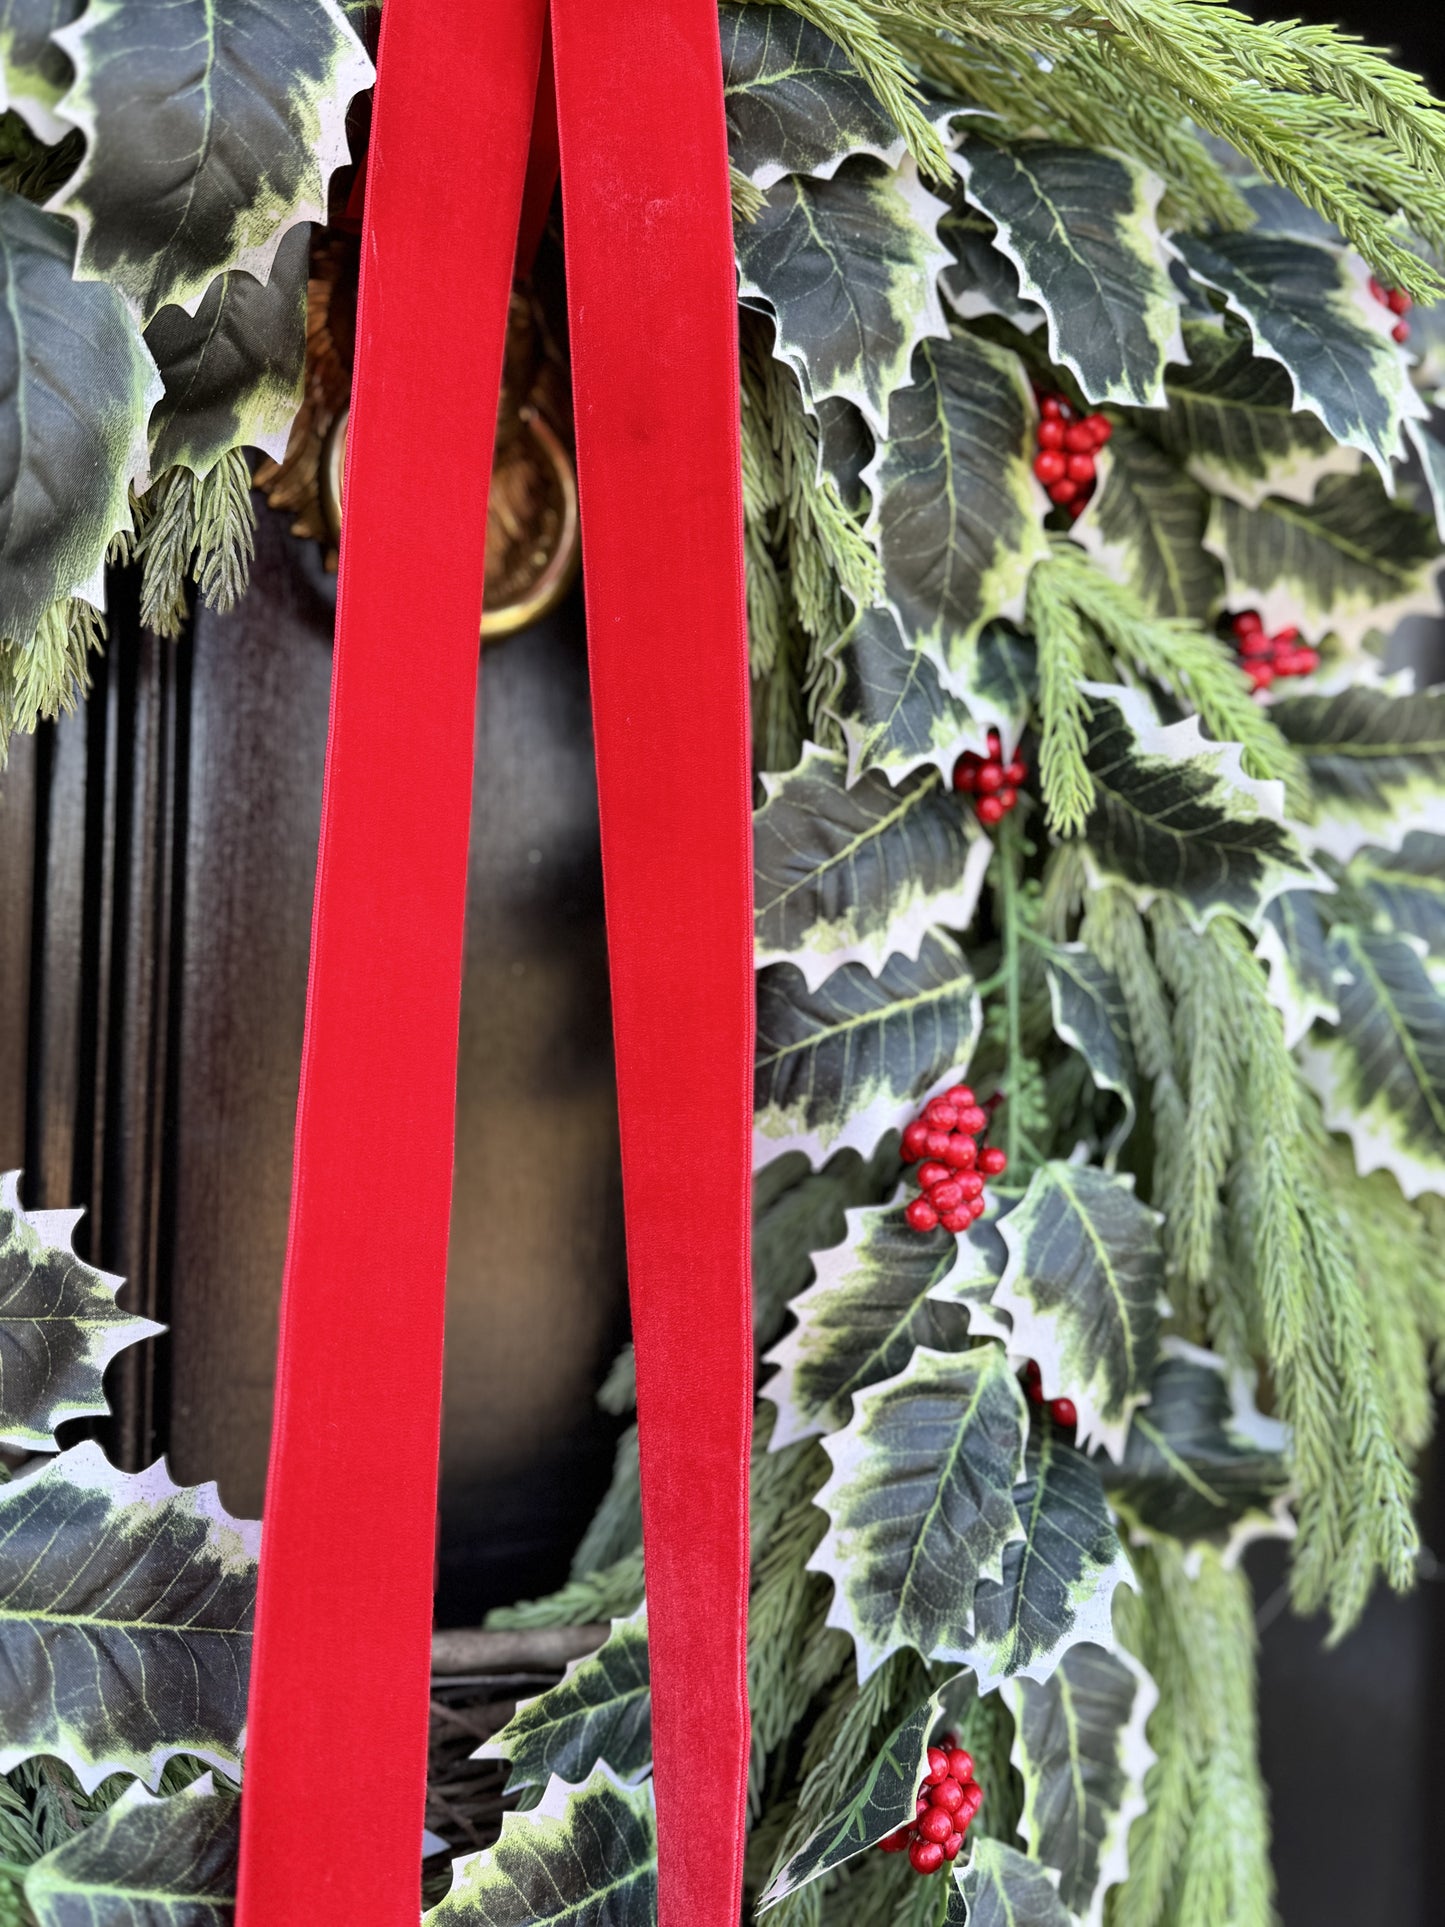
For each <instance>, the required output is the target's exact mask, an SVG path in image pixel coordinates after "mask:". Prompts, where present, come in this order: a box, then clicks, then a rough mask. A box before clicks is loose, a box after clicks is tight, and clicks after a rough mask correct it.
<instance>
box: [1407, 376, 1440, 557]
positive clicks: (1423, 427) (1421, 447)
mask: <svg viewBox="0 0 1445 1927" xmlns="http://www.w3.org/2000/svg"><path fill="white" fill-rule="evenodd" d="M1436 399H1437V402H1438V399H1439V397H1438V396H1437V397H1436ZM1439 419H1440V418H1439V414H1438V412H1437V413H1435V414H1432V415H1431V417H1430V421H1429V423H1425V422H1417V421H1409V422H1406V424H1405V432H1406V434H1407V435H1408V436H1409V438H1410V445H1411V447H1412V448H1413V449H1414V451H1415V453H1416V455H1418V456H1419V458H1420V472H1421V474H1422V475H1423V476H1424V479H1425V491H1426V493H1427V495H1428V496H1429V498H1430V507H1431V510H1432V511H1433V513H1434V516H1435V533H1436V535H1438V536H1439V538H1440V540H1441V541H1442V542H1445V441H1442V440H1441V438H1440V436H1439V435H1437V434H1436V433H1435V425H1436V423H1437V422H1438V421H1439Z"/></svg>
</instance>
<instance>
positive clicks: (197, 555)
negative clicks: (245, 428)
mask: <svg viewBox="0 0 1445 1927" xmlns="http://www.w3.org/2000/svg"><path fill="white" fill-rule="evenodd" d="M137 522H138V525H139V526H138V533H137V535H136V537H135V541H134V547H133V553H134V555H135V556H136V558H137V559H138V560H139V561H140V562H141V563H142V565H143V567H144V574H143V576H142V587H141V620H142V622H144V623H145V624H146V626H147V627H148V628H151V629H154V630H155V631H156V633H157V634H158V635H162V636H177V635H179V634H180V632H181V626H182V624H183V623H184V621H185V619H186V613H187V600H186V590H187V584H188V583H189V581H190V580H191V578H192V576H194V578H195V581H196V585H197V587H198V588H199V589H200V592H201V594H202V596H203V597H204V598H205V600H206V602H207V603H208V604H209V605H210V607H211V608H213V609H219V610H222V611H225V610H228V609H233V608H234V607H235V605H236V602H237V600H238V599H239V597H240V595H241V593H242V591H243V589H244V588H245V586H246V577H247V575H248V573H249V571H250V567H251V557H252V555H253V554H254V552H255V543H256V511H255V508H254V507H253V506H252V502H251V470H250V466H249V464H248V463H247V461H246V457H245V455H244V454H243V453H242V452H241V450H240V449H239V448H232V449H229V450H227V452H226V453H225V454H224V455H222V456H221V457H220V459H219V460H218V461H217V462H216V464H215V466H214V467H213V468H211V469H210V470H209V471H208V472H207V473H206V474H205V475H197V474H196V473H195V472H194V471H193V470H192V469H189V468H184V467H178V468H172V469H168V470H167V471H166V473H165V474H164V475H162V476H161V477H160V479H159V480H158V481H157V482H156V483H155V484H154V485H153V486H152V487H151V488H150V489H148V490H147V491H146V493H145V495H144V496H142V498H141V500H140V502H139V503H138V504H137Z"/></svg>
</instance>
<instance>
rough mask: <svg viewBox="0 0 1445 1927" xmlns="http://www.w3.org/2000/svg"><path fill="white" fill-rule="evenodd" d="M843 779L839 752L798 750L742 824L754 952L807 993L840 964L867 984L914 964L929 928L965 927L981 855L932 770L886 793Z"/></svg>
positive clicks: (984, 856)
mask: <svg viewBox="0 0 1445 1927" xmlns="http://www.w3.org/2000/svg"><path fill="white" fill-rule="evenodd" d="M846 778H847V763H846V760H845V758H844V757H843V755H842V754H841V752H836V751H833V750H826V749H819V748H818V747H817V745H816V744H814V743H807V744H805V745H804V748H803V754H802V758H801V760H800V761H799V762H798V763H797V764H795V766H794V767H793V768H792V769H791V770H788V771H787V772H786V773H783V774H780V775H773V776H764V777H763V779H762V782H763V790H764V797H765V800H764V802H763V806H762V808H761V809H760V810H758V811H757V812H756V814H755V815H754V818H753V863H754V870H755V874H756V888H755V911H754V931H755V937H754V955H755V958H756V961H757V964H758V967H759V969H761V968H762V967H763V966H764V965H766V964H772V963H791V964H793V965H795V966H796V967H797V968H798V969H799V970H801V971H802V973H803V977H804V979H805V980H806V982H807V985H808V988H809V990H816V989H817V988H818V987H819V985H820V984H821V983H822V982H823V981H824V979H825V978H827V977H830V976H831V975H832V974H833V972H834V971H835V970H837V969H839V968H840V966H842V965H843V964H851V963H861V964H862V965H863V966H864V967H865V968H866V969H868V970H871V971H872V972H873V973H874V975H875V976H876V975H877V973H878V972H879V971H880V970H881V969H882V968H883V965H884V964H885V963H886V962H887V961H888V959H889V958H890V957H893V956H899V955H901V956H904V957H909V958H916V957H917V956H918V953H919V950H920V948H921V946H922V944H923V940H924V938H925V936H926V935H927V934H928V932H929V931H930V930H931V929H932V928H933V927H934V926H935V925H937V924H944V925H946V926H947V927H948V928H949V929H952V930H964V929H967V927H968V925H969V924H970V923H972V921H973V913H974V910H975V908H976V907H977V904H978V897H979V892H980V891H981V890H982V888H983V878H984V872H985V871H986V870H987V868H988V863H989V856H990V854H991V852H992V845H991V844H990V843H989V840H988V838H987V837H985V836H983V835H982V834H981V833H980V832H979V830H978V829H977V827H976V825H975V823H974V820H973V818H972V815H971V813H970V812H967V811H965V810H964V809H963V808H962V806H961V805H960V803H959V800H958V798H957V797H955V796H954V795H953V793H952V791H951V790H950V789H948V788H946V787H945V785H944V781H943V778H942V776H941V775H940V774H939V772H938V771H937V770H920V771H918V772H917V773H916V774H914V775H913V776H910V777H907V778H905V779H904V781H903V782H902V783H901V784H900V785H899V786H898V788H897V789H894V788H893V787H892V785H891V784H890V783H889V781H888V778H887V777H886V776H883V775H881V774H879V773H878V772H876V771H874V772H870V773H869V774H868V775H866V776H862V777H860V778H859V780H858V781H857V782H856V783H854V784H853V785H852V787H851V788H850V787H849V786H848V783H847V780H846Z"/></svg>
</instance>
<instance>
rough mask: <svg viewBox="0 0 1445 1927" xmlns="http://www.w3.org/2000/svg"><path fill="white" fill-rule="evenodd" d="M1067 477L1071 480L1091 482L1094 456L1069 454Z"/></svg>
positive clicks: (1081, 482)
mask: <svg viewBox="0 0 1445 1927" xmlns="http://www.w3.org/2000/svg"><path fill="white" fill-rule="evenodd" d="M1067 473H1068V477H1069V480H1070V481H1071V482H1078V483H1080V484H1081V485H1082V484H1083V483H1084V482H1092V481H1093V479H1094V458H1093V456H1092V455H1071V456H1070V457H1069V466H1068V470H1067Z"/></svg>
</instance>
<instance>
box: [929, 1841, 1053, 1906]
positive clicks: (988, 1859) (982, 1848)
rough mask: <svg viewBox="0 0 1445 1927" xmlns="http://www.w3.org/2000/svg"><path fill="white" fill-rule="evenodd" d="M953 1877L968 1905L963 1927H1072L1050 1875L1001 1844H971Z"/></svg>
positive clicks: (1012, 1849)
mask: <svg viewBox="0 0 1445 1927" xmlns="http://www.w3.org/2000/svg"><path fill="white" fill-rule="evenodd" d="M953 1878H954V1882H955V1884H956V1886H957V1887H958V1889H959V1891H960V1892H961V1893H962V1894H963V1897H964V1899H965V1901H966V1902H967V1904H968V1913H967V1915H966V1916H964V1917H963V1918H966V1920H967V1927H1073V1923H1072V1921H1071V1918H1070V1915H1069V1910H1068V1908H1067V1907H1066V1906H1065V1905H1064V1903H1063V1901H1062V1900H1060V1898H1059V1892H1058V1888H1057V1887H1056V1885H1055V1884H1054V1876H1053V1875H1052V1874H1051V1873H1049V1872H1048V1871H1047V1869H1046V1868H1044V1867H1043V1866H1042V1865H1040V1863H1039V1862H1038V1861H1037V1860H1029V1859H1027V1858H1025V1856H1024V1855H1023V1854H1021V1853H1020V1852H1019V1851H1018V1849H1017V1848H1016V1847H1007V1846H1005V1845H1004V1843H1003V1842H1002V1841H1001V1840H990V1839H987V1838H984V1839H981V1840H978V1841H975V1843H974V1848H973V1852H972V1854H971V1855H970V1857H969V1861H968V1864H967V1866H963V1865H962V1864H961V1863H957V1864H956V1865H955V1871H954V1875H953ZM949 1927H954V1915H953V1914H952V1913H950V1914H949Z"/></svg>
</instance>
